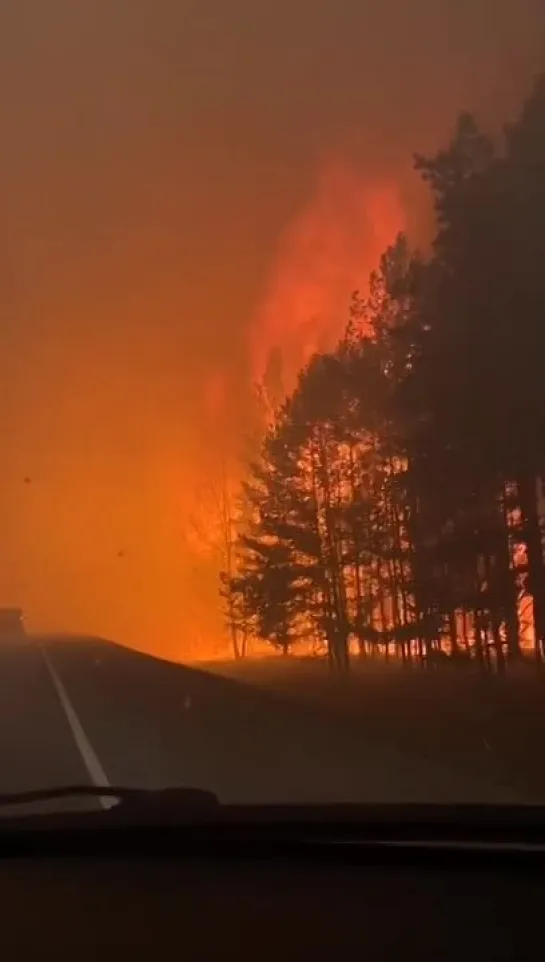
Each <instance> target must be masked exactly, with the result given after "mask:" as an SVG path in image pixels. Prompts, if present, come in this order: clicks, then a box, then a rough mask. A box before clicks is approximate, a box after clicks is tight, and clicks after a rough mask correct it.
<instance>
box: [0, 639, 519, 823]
mask: <svg viewBox="0 0 545 962" xmlns="http://www.w3.org/2000/svg"><path fill="white" fill-rule="evenodd" d="M103 778H105V779H107V780H108V782H109V783H110V784H111V785H127V786H142V787H145V788H160V787H165V786H173V785H192V786H197V787H202V788H208V789H212V790H213V791H215V792H216V793H217V794H218V795H219V797H220V799H221V800H222V801H225V802H244V803H254V802H257V803H259V802H308V801H320V802H324V801H326V802H327V801H345V802H346V801H360V802H367V801H369V802H385V801H398V802H399V801H434V802H435V801H437V802H440V801H444V802H453V801H457V802H463V801H485V802H493V801H517V800H520V799H517V798H516V797H515V796H514V795H512V794H511V793H510V792H509V791H508V790H506V789H504V788H502V787H499V786H496V785H492V784H490V783H489V782H483V783H482V784H480V783H479V782H478V781H476V780H475V779H474V778H471V777H470V776H466V775H463V774H459V773H454V772H451V771H448V770H440V769H438V768H437V767H434V766H432V765H430V764H428V763H425V762H423V761H419V760H417V759H415V758H411V757H409V756H406V755H403V754H400V753H399V752H396V751H395V750H393V749H391V748H389V747H387V746H384V745H382V744H381V743H380V741H379V740H377V738H376V737H374V735H373V733H372V732H369V734H368V737H367V738H365V739H362V736H361V733H360V734H357V733H355V732H354V731H353V729H352V728H351V727H350V726H349V724H348V723H347V722H346V721H342V720H340V719H333V718H327V717H326V716H325V715H319V714H317V713H316V712H313V710H312V709H310V708H309V707H308V706H303V705H299V704H297V703H295V702H292V701H290V700H288V699H287V698H282V697H281V696H278V695H273V694H272V693H271V694H269V693H267V692H264V691H262V690H259V689H257V688H253V687H252V686H249V685H243V684H241V683H239V682H235V681H231V680H229V679H225V678H220V677H218V676H215V675H211V674H208V673H207V672H203V671H198V670H195V669H191V668H188V667H185V666H182V665H176V664H173V663H170V662H167V661H162V660H160V659H156V658H153V657H151V656H148V655H144V654H140V653H137V652H134V651H131V650H129V649H126V648H123V647H121V646H119V645H115V644H113V643H110V642H105V641H101V640H98V639H73V640H71V639H52V638H42V639H32V638H28V639H25V640H24V641H22V642H21V641H20V642H18V643H10V644H7V643H2V645H0V792H11V791H24V790H27V789H34V788H44V787H52V786H62V785H66V784H76V783H83V784H89V783H92V782H93V781H95V782H99V781H101V780H102V779H103ZM78 804H81V803H78Z"/></svg>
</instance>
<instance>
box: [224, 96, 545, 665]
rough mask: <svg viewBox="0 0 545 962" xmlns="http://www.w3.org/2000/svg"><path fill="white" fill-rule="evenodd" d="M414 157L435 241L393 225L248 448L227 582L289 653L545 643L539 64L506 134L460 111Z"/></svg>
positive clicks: (543, 140)
mask: <svg viewBox="0 0 545 962" xmlns="http://www.w3.org/2000/svg"><path fill="white" fill-rule="evenodd" d="M415 167H416V169H417V171H418V172H419V173H420V175H421V176H422V177H423V179H424V180H425V182H426V183H427V184H428V185H429V188H430V190H431V192H432V194H433V201H434V206H435V212H436V225H437V226H436V234H435V238H434V241H433V245H432V248H431V252H430V253H429V254H428V255H427V256H425V257H424V256H422V255H421V254H419V253H418V252H416V251H412V250H411V249H410V247H409V245H408V243H407V240H406V238H405V237H403V236H400V237H398V238H397V239H396V241H395V243H394V244H393V246H392V247H391V248H390V249H388V250H387V251H386V252H385V253H384V256H383V257H382V259H381V262H380V266H379V268H378V269H377V271H376V272H375V273H374V274H373V275H372V276H371V280H370V287H369V294H368V296H366V297H365V298H362V297H361V296H359V295H357V294H356V295H354V297H353V300H352V304H351V306H350V311H349V315H348V321H347V326H346V330H345V333H344V336H343V337H342V339H341V341H340V343H339V344H338V346H337V348H336V350H334V351H333V352H331V353H329V354H322V355H318V356H315V357H314V358H313V359H312V360H311V362H310V363H309V364H308V365H307V367H306V368H305V369H304V370H303V371H301V373H300V376H299V380H298V384H297V387H296V389H295V390H294V392H293V393H292V395H291V396H290V397H289V398H288V399H287V400H286V401H285V403H284V404H283V406H282V407H281V408H280V410H279V411H278V412H277V415H276V417H275V420H274V423H273V424H272V425H271V426H270V428H269V430H268V432H267V434H266V436H265V438H264V440H263V444H262V449H261V455H260V457H259V459H258V460H257V461H256V463H252V464H251V465H250V467H249V477H248V480H247V482H246V484H245V485H244V491H243V499H244V505H245V517H246V522H245V525H244V527H243V528H242V529H241V530H240V531H239V533H238V537H237V539H236V543H235V545H234V548H233V560H232V565H231V567H230V570H229V571H227V572H223V574H222V592H223V595H224V598H225V601H226V608H227V611H228V615H229V622H230V625H231V630H232V631H233V632H234V633H235V635H236V634H237V633H238V634H239V635H240V636H241V637H244V638H247V637H248V636H251V635H254V636H256V637H259V638H262V639H266V640H267V641H269V642H270V643H271V644H272V645H274V646H276V647H277V648H279V649H280V650H282V651H284V652H286V653H287V652H288V651H289V650H290V649H291V648H292V646H295V645H296V644H297V643H298V642H300V641H303V640H307V641H308V640H313V641H315V642H316V643H319V644H322V645H323V646H324V649H326V650H327V652H328V655H329V659H330V662H331V665H332V666H333V667H334V668H335V669H336V670H338V671H339V672H344V671H346V670H347V669H348V667H349V661H350V659H349V653H350V651H351V650H354V649H357V650H359V652H360V653H361V654H362V655H366V654H368V653H371V652H373V651H378V650H381V651H382V652H383V653H384V654H385V656H387V657H388V656H392V655H394V654H396V655H397V656H399V657H401V658H402V659H406V660H409V659H415V658H419V659H423V660H428V661H434V660H435V659H436V658H441V657H446V656H448V657H451V658H453V659H460V660H462V659H470V658H471V659H475V660H477V661H478V662H480V663H481V664H482V665H483V666H488V667H494V669H495V670H500V671H501V670H503V669H504V667H505V664H506V662H507V661H508V660H510V659H513V658H516V657H517V656H519V655H520V653H521V650H522V648H525V647H532V648H533V651H534V652H535V656H536V657H537V658H538V659H539V660H542V659H543V658H544V657H545V571H544V552H543V545H542V540H543V539H542V525H541V519H540V507H539V502H540V493H541V478H542V477H545V78H541V79H539V80H538V82H537V83H536V84H535V86H534V88H533V90H532V92H531V94H530V96H529V97H528V99H527V101H526V102H525V103H524V105H523V108H522V110H521V113H520V115H519V117H518V118H517V119H516V121H515V122H514V123H511V124H510V125H508V126H506V127H505V129H504V131H503V134H502V136H501V137H500V138H496V139H493V138H491V137H489V136H487V135H486V134H485V133H483V132H482V131H481V130H480V129H479V127H478V125H477V123H476V121H475V120H474V118H473V117H472V116H470V115H467V114H464V115H462V116H460V118H459V120H458V122H457V125H456V127H455V130H454V133H453V137H452V140H451V143H450V144H449V145H448V147H447V148H446V149H444V150H441V151H439V152H438V153H437V154H436V155H435V156H432V157H422V156H417V157H416V159H415Z"/></svg>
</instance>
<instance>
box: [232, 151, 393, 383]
mask: <svg viewBox="0 0 545 962" xmlns="http://www.w3.org/2000/svg"><path fill="white" fill-rule="evenodd" d="M404 226H405V216H404V211H403V208H402V204H401V200H400V197H399V193H398V190H397V187H396V185H395V184H394V183H375V182H373V181H370V180H369V179H368V178H366V177H365V176H363V175H362V173H361V172H360V171H359V170H358V169H357V168H356V167H355V166H353V165H352V164H351V163H350V162H348V161H346V160H343V159H340V158H336V159H334V160H331V161H329V162H327V163H325V164H324V165H323V166H322V167H321V169H320V170H319V171H318V174H317V177H316V184H315V191H314V194H313V196H312V197H311V198H310V200H309V202H308V203H307V204H306V205H305V206H303V207H302V209H301V211H300V212H299V214H298V215H297V216H296V218H295V219H294V221H293V222H292V223H291V224H289V225H288V226H287V227H286V229H285V230H284V232H283V233H282V236H281V238H280V241H279V244H278V253H277V257H276V261H275V263H274V265H273V269H272V271H271V274H270V279H269V285H268V288H267V290H266V292H265V295H264V297H263V300H262V303H261V305H260V307H259V310H258V313H257V317H256V320H255V324H254V326H253V328H252V332H251V343H250V349H251V354H252V368H253V371H254V376H255V378H256V380H257V381H259V382H261V381H262V380H265V381H267V379H272V380H273V382H274V380H275V378H279V379H280V381H281V383H280V384H276V385H275V384H274V383H273V384H272V385H271V387H272V390H273V391H275V390H278V391H280V393H281V392H282V391H283V390H289V389H290V387H291V386H293V382H294V378H295V376H296V373H297V371H298V370H299V368H300V367H301V365H302V364H304V363H305V362H306V361H307V360H308V359H309V358H310V357H311V356H312V354H314V353H315V352H317V351H320V350H327V349H329V348H331V347H332V346H333V345H334V343H335V341H336V339H337V338H338V337H339V336H340V334H341V333H342V330H343V328H344V325H345V324H346V320H347V311H348V304H349V301H350V296H351V294H352V292H353V291H354V290H356V289H364V288H365V285H366V282H367V279H368V276H369V274H370V272H371V271H372V270H374V268H375V267H376V265H377V263H378V260H379V258H380V256H381V254H382V252H383V251H384V250H385V248H386V247H387V245H388V244H390V243H391V242H392V240H393V239H394V237H395V236H396V234H397V233H398V232H399V231H401V230H402V229H403V228H404ZM278 354H280V355H281V362H280V367H281V370H276V371H274V370H272V369H271V364H272V362H273V361H274V359H275V357H276V358H278Z"/></svg>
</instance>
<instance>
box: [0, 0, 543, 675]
mask: <svg viewBox="0 0 545 962" xmlns="http://www.w3.org/2000/svg"><path fill="white" fill-rule="evenodd" d="M544 38H545V6H544V5H543V3H542V0H519V2H518V3H517V4H514V3H513V2H512V0H471V3H470V2H469V0H413V2H412V3H410V4H409V3H406V2H405V0H383V2H382V3H380V4H377V3H373V4H371V3H367V2H364V0H344V2H343V0H336V2H329V0H328V2H326V0H290V2H289V3H288V2H287V0H275V2H270V3H268V2H265V0H262V2H261V3H256V2H254V0H216V2H209V0H195V2H184V0H94V2H93V3H88V2H86V0H79V2H78V0H48V2H47V3H45V2H44V0H12V2H9V0H6V2H3V3H2V4H1V5H0V120H1V129H2V149H1V154H0V172H1V173H0V195H1V196H0V199H1V224H2V232H1V235H0V252H1V257H0V293H1V297H2V311H1V315H0V316H1V321H0V337H1V341H2V344H1V351H0V376H1V391H2V399H3V404H2V405H1V408H0V411H1V413H0V418H1V426H2V447H1V451H2V455H1V472H0V494H1V497H0V512H1V523H2V541H1V545H2V548H1V554H0V603H2V604H21V605H22V606H23V607H24V608H25V610H26V612H27V614H28V617H29V622H30V625H31V626H32V627H34V628H36V629H43V630H45V629H58V630H69V629H72V630H80V631H92V632H99V633H102V634H105V635H107V636H109V637H113V638H117V639H119V640H120V641H123V642H126V643H129V644H134V645H136V646H137V647H140V648H144V649H147V650H151V651H155V652H157V653H160V654H164V655H168V656H172V657H181V658H182V657H185V658H189V659H192V658H196V657H206V656H211V655H216V654H220V653H221V652H222V650H223V645H224V641H223V640H222V638H221V635H220V632H219V616H218V604H217V584H216V578H215V571H214V560H213V552H208V551H207V550H205V547H206V546H204V547H203V550H198V548H199V546H198V545H195V530H196V529H195V526H194V524H193V520H194V518H195V517H197V518H198V519H199V521H198V523H199V524H200V523H201V522H202V519H203V518H206V513H207V511H208V507H209V504H210V497H209V492H210V490H211V488H212V489H213V485H214V483H215V479H219V478H220V477H221V472H222V465H223V464H224V463H226V462H227V463H228V464H229V465H233V467H232V468H230V471H231V473H233V472H234V473H236V471H237V470H238V464H239V459H240V455H241V453H242V452H243V451H244V449H245V444H246V443H247V439H248V436H249V435H251V434H252V431H253V430H254V427H255V424H254V411H253V407H252V384H253V382H254V381H255V380H256V379H259V378H261V377H262V376H263V374H264V373H265V372H266V371H267V369H268V367H269V368H270V358H271V355H272V356H273V357H276V358H278V357H279V356H281V357H282V370H283V377H284V379H285V381H286V382H287V385H288V386H289V383H290V382H291V379H292V378H293V376H294V374H295V371H296V369H297V367H298V365H299V364H300V363H301V362H302V361H303V360H304V359H305V357H306V356H307V355H308V353H309V352H311V351H312V350H315V349H317V348H320V347H322V346H329V345H331V344H332V343H334V341H335V338H336V337H337V335H338V333H339V332H340V330H341V329H342V326H343V324H344V321H345V319H346V310H347V303H348V298H349V295H350V292H351V290H352V289H353V288H355V287H360V288H364V286H365V282H366V278H367V275H368V273H369V271H370V269H372V268H373V267H374V266H375V263H376V260H377V258H378V256H379V255H380V253H381V251H382V250H383V248H384V247H385V246H386V244H387V243H388V242H389V241H390V240H391V239H392V238H393V236H394V234H395V233H396V231H397V230H399V229H400V228H403V229H406V230H407V231H408V232H409V234H410V235H411V237H414V238H416V239H417V240H419V241H422V240H425V238H426V236H427V234H428V232H429V228H430V212H429V206H428V203H427V198H426V196H425V193H424V192H423V190H422V188H421V186H420V185H419V184H418V181H417V179H416V178H415V177H414V175H413V174H412V172H411V157H412V153H413V151H415V150H419V151H424V152H425V151H426V150H433V149H434V148H435V147H436V146H437V145H438V144H439V143H440V142H441V141H443V140H444V139H445V137H446V136H447V135H448V133H449V131H450V129H451V126H452V122H453V119H454V117H455V115H456V113H457V112H458V110H460V109H463V108H471V109H474V110H475V111H476V112H477V113H478V114H479V116H480V117H481V118H482V119H483V121H484V122H485V123H487V124H490V125H492V126H493V127H494V126H497V125H498V124H499V122H501V121H503V119H504V118H507V117H509V116H510V115H511V114H512V113H513V112H514V111H515V110H516V109H517V106H518V104H519V102H520V99H521V97H522V96H523V95H524V93H525V91H526V89H527V88H528V86H529V84H530V83H531V80H532V77H533V75H534V74H535V72H536V71H537V70H538V69H539V68H540V67H543V66H544V64H545V41H544ZM25 479H26V480H25ZM212 500H213V499H212ZM197 530H198V525H197ZM188 532H192V534H188Z"/></svg>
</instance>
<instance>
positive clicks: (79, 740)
mask: <svg viewBox="0 0 545 962" xmlns="http://www.w3.org/2000/svg"><path fill="white" fill-rule="evenodd" d="M40 647H41V649H42V655H43V658H44V661H45V663H46V665H47V669H48V671H49V674H50V676H51V680H52V682H53V685H54V686H55V690H56V692H57V695H58V696H59V701H60V703H61V705H62V708H63V710H64V713H65V715H66V719H67V721H68V724H69V726H70V729H71V732H72V735H73V736H74V741H75V743H76V745H77V747H78V749H79V752H80V755H81V757H82V759H83V763H84V765H85V767H86V769H87V771H88V772H89V775H90V778H91V781H92V783H93V785H99V786H103V787H104V788H107V787H108V786H109V784H110V783H109V781H108V778H107V776H106V772H105V771H104V769H103V767H102V765H101V764H100V761H99V759H98V756H97V754H96V752H95V750H94V748H93V746H92V745H91V742H90V741H89V739H88V737H87V735H86V734H85V731H84V729H83V725H82V724H81V722H80V720H79V718H78V716H77V714H76V710H75V708H74V706H73V705H72V702H71V701H70V699H69V697H68V693H67V691H66V688H65V687H64V685H63V683H62V681H61V680H60V678H59V675H58V673H57V671H56V669H55V668H54V666H53V662H52V661H51V658H50V657H49V655H48V653H47V651H46V649H45V646H44V645H41V646H40ZM98 801H99V804H100V806H101V808H112V806H114V805H116V804H117V800H116V799H115V798H110V797H109V796H107V795H100V796H99V798H98Z"/></svg>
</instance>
